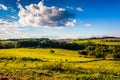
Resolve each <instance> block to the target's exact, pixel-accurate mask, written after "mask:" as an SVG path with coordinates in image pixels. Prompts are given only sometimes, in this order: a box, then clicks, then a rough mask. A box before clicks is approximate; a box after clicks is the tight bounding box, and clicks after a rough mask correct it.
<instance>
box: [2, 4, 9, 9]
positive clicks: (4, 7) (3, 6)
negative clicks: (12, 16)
mask: <svg viewBox="0 0 120 80" xmlns="http://www.w3.org/2000/svg"><path fill="white" fill-rule="evenodd" d="M0 10H8V8H7V7H6V6H5V5H4V4H0Z"/></svg>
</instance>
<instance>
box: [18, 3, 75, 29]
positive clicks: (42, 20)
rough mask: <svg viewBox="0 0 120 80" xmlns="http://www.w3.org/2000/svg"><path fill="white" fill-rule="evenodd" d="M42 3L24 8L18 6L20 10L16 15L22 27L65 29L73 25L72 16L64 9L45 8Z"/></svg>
mask: <svg viewBox="0 0 120 80" xmlns="http://www.w3.org/2000/svg"><path fill="white" fill-rule="evenodd" d="M43 3H44V1H41V2H39V3H38V4H30V5H29V6H26V7H25V8H23V7H22V5H21V4H18V8H19V9H20V11H19V13H18V16H19V23H20V24H22V25H24V26H34V27H65V26H73V25H74V24H75V22H76V20H75V19H73V17H75V15H74V14H72V13H70V12H68V11H67V10H66V9H64V8H57V7H55V6H52V7H47V6H45V5H44V4H43Z"/></svg>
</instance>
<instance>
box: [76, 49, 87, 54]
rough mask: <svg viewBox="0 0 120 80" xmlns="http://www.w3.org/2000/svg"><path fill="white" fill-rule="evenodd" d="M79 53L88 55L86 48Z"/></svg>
mask: <svg viewBox="0 0 120 80" xmlns="http://www.w3.org/2000/svg"><path fill="white" fill-rule="evenodd" d="M78 53H79V54H81V55H88V54H87V51H86V50H80V51H78Z"/></svg>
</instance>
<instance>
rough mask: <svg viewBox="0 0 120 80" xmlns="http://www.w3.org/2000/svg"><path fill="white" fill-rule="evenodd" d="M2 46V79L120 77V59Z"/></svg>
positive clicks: (104, 79)
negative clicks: (104, 58)
mask: <svg viewBox="0 0 120 80" xmlns="http://www.w3.org/2000/svg"><path fill="white" fill-rule="evenodd" d="M50 50H51V49H50V48H43V49H42V48H41V49H29V48H20V49H0V78H1V79H11V80H21V79H22V80H120V68H119V66H120V61H115V60H100V59H95V58H85V57H84V56H82V55H79V54H78V52H77V51H72V50H65V49H53V50H54V51H55V53H50Z"/></svg>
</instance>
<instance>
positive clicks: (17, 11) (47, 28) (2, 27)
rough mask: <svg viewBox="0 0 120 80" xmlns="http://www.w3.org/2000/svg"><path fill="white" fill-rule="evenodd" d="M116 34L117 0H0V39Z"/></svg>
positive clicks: (119, 18) (119, 22) (118, 19)
mask: <svg viewBox="0 0 120 80" xmlns="http://www.w3.org/2000/svg"><path fill="white" fill-rule="evenodd" d="M103 36H114V37H120V0H0V39H12V38H18V39H19V38H50V39H65V38H74V39H76V38H89V37H103Z"/></svg>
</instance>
